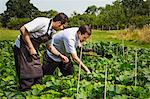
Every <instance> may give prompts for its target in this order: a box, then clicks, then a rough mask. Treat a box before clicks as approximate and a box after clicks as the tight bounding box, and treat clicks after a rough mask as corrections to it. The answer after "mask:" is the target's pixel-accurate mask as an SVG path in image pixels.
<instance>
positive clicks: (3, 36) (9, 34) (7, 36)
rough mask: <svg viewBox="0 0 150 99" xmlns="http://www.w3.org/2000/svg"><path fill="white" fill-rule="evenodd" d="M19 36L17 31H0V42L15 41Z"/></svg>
mask: <svg viewBox="0 0 150 99" xmlns="http://www.w3.org/2000/svg"><path fill="white" fill-rule="evenodd" d="M19 34H20V32H19V31H18V30H8V29H0V40H1V41H2V40H15V39H16V37H17V35H19Z"/></svg>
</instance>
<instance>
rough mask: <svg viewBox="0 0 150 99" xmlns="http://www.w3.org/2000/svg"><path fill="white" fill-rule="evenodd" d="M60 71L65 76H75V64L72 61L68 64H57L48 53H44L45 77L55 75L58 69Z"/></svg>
mask: <svg viewBox="0 0 150 99" xmlns="http://www.w3.org/2000/svg"><path fill="white" fill-rule="evenodd" d="M57 67H58V68H59V69H60V72H61V73H62V74H63V75H64V76H67V75H72V74H73V64H72V62H71V60H70V61H69V62H68V63H63V62H56V61H54V60H53V59H51V58H50V57H49V56H48V55H47V53H46V52H45V53H44V58H43V66H42V68H43V75H53V73H54V71H55V69H56V68H57Z"/></svg>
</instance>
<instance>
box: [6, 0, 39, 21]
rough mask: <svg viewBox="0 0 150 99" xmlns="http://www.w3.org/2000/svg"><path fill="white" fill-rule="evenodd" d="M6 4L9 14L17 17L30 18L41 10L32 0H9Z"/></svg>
mask: <svg viewBox="0 0 150 99" xmlns="http://www.w3.org/2000/svg"><path fill="white" fill-rule="evenodd" d="M6 6H7V10H6V12H7V13H8V15H9V16H10V17H15V18H30V17H32V14H33V13H35V12H38V11H39V10H38V9H37V8H36V7H35V6H33V4H32V3H30V0H9V1H8V2H7V3H6Z"/></svg>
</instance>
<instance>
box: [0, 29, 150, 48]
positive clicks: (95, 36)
mask: <svg viewBox="0 0 150 99" xmlns="http://www.w3.org/2000/svg"><path fill="white" fill-rule="evenodd" d="M122 32H124V30H111V31H100V30H93V33H92V36H91V38H90V39H89V40H88V41H92V42H97V41H109V42H114V43H121V44H124V45H125V46H130V47H137V48H139V47H145V48H150V44H146V43H141V42H140V41H138V40H134V39H133V40H122V38H121V37H120V36H119V35H120V34H119V33H122ZM19 34H20V32H19V30H8V29H0V41H2V40H15V39H16V37H17V35H19ZM115 36H117V37H115Z"/></svg>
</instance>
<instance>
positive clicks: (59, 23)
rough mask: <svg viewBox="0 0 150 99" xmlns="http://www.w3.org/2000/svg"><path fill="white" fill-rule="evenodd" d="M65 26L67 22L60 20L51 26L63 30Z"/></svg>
mask: <svg viewBox="0 0 150 99" xmlns="http://www.w3.org/2000/svg"><path fill="white" fill-rule="evenodd" d="M65 27H67V23H65V24H61V22H60V21H57V22H55V24H54V26H53V28H54V29H55V30H63V29H65Z"/></svg>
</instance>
